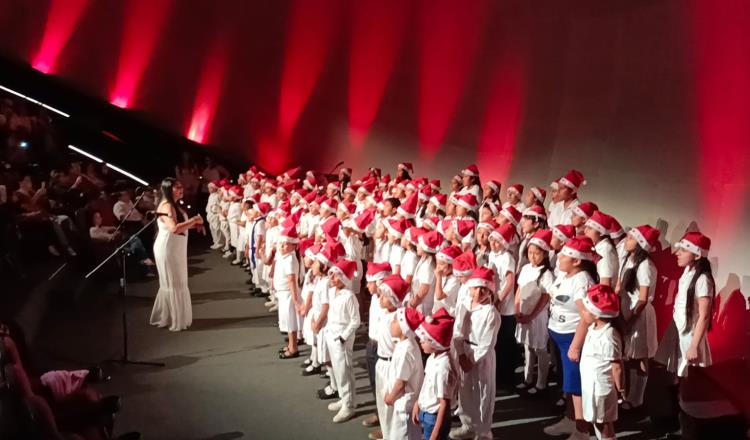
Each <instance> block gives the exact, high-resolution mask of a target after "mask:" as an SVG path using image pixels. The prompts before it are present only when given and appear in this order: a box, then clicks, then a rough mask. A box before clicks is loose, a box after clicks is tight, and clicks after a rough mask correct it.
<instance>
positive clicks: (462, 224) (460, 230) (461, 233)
mask: <svg viewBox="0 0 750 440" xmlns="http://www.w3.org/2000/svg"><path fill="white" fill-rule="evenodd" d="M452 226H453V232H455V233H456V235H458V237H459V238H460V239H461V240H463V239H464V238H466V237H468V236H470V235H471V234H472V233H473V232H474V228H475V227H476V223H474V220H469V219H460V220H453V221H452Z"/></svg>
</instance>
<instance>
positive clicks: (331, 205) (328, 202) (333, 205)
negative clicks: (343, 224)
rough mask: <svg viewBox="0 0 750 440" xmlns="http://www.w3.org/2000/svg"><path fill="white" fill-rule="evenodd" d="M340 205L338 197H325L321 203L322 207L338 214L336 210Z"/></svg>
mask: <svg viewBox="0 0 750 440" xmlns="http://www.w3.org/2000/svg"><path fill="white" fill-rule="evenodd" d="M338 207H339V202H337V201H336V199H325V200H324V201H323V202H321V204H320V209H325V210H326V211H328V212H330V213H331V214H336V210H337V209H338Z"/></svg>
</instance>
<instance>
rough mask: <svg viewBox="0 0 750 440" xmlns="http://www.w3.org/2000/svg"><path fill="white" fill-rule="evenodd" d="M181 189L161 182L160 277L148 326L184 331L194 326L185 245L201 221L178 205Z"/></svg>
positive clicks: (174, 183) (156, 257)
mask: <svg viewBox="0 0 750 440" xmlns="http://www.w3.org/2000/svg"><path fill="white" fill-rule="evenodd" d="M183 194H184V189H183V187H182V183H180V181H179V180H177V179H175V178H172V177H167V178H166V179H164V180H162V182H161V199H160V200H159V205H158V207H157V208H156V212H157V215H159V214H161V215H159V219H158V220H157V221H156V223H157V224H158V228H159V232H158V234H157V235H156V240H154V261H155V262H156V270H157V272H158V273H159V292H158V293H157V294H156V300H155V301H154V308H153V309H152V310H151V318H150V320H149V321H150V323H151V325H155V326H157V327H159V328H164V327H169V330H170V331H173V332H178V331H181V330H186V329H187V328H188V327H190V324H191V323H192V322H193V309H192V305H191V303H190V290H189V289H188V270H187V241H188V237H187V234H188V231H189V230H190V229H197V230H199V231H204V229H203V217H201V216H200V215H196V216H193V217H190V218H188V215H187V213H186V212H185V210H184V209H182V208H181V207H180V205H179V204H178V202H179V201H180V200H181V199H182V197H183Z"/></svg>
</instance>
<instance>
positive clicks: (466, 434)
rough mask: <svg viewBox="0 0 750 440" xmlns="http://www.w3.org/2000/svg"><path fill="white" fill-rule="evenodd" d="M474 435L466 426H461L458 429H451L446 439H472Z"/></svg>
mask: <svg viewBox="0 0 750 440" xmlns="http://www.w3.org/2000/svg"><path fill="white" fill-rule="evenodd" d="M475 435H476V434H475V433H474V431H472V430H471V428H469V427H468V426H466V425H461V426H459V427H458V428H453V429H451V432H450V434H449V435H448V437H450V438H451V439H452V440H463V439H471V438H474V436H475Z"/></svg>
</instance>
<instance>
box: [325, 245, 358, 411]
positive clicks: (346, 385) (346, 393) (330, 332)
mask: <svg viewBox="0 0 750 440" xmlns="http://www.w3.org/2000/svg"><path fill="white" fill-rule="evenodd" d="M356 270H357V263H355V262H354V261H351V260H345V259H341V260H339V261H338V262H337V263H336V264H335V265H334V266H333V267H332V268H331V269H330V270H329V276H330V278H331V285H332V286H333V288H334V294H333V295H332V297H331V299H330V308H329V310H328V323H327V324H326V331H325V340H326V346H327V348H328V354H329V355H330V357H331V368H332V370H333V374H331V388H332V389H334V390H336V391H337V392H338V394H339V397H340V400H338V401H336V402H333V403H331V404H329V405H328V409H329V410H330V411H337V413H336V415H335V416H334V417H333V423H342V422H345V421H347V420H349V419H351V418H352V417H354V408H355V407H356V405H355V397H356V385H355V380H354V332H355V331H356V330H357V328H358V327H359V323H360V319H359V303H358V302H357V298H356V297H355V296H354V294H353V293H352V291H351V284H352V280H353V279H354V277H355V273H356Z"/></svg>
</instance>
